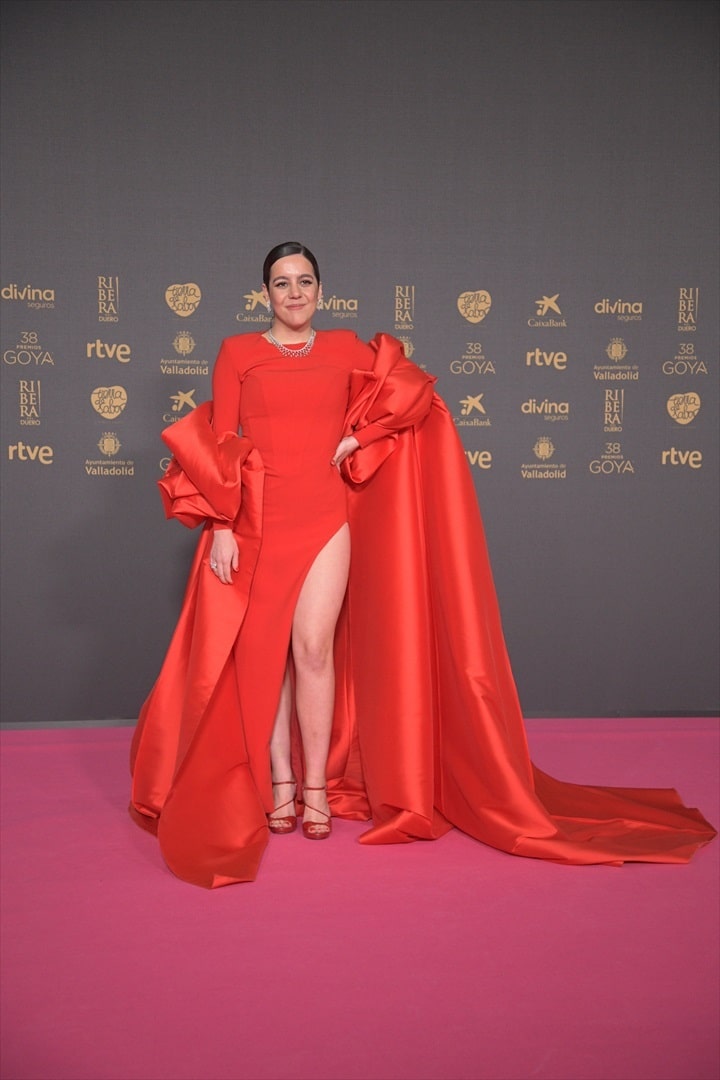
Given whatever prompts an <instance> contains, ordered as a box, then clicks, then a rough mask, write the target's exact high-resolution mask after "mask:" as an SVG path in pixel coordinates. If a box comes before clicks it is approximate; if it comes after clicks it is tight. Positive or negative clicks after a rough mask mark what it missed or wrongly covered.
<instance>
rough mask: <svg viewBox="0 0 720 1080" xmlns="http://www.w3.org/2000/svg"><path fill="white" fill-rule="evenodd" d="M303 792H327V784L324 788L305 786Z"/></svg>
mask: <svg viewBox="0 0 720 1080" xmlns="http://www.w3.org/2000/svg"><path fill="white" fill-rule="evenodd" d="M303 791H327V784H323V786H322V787H310V785H309V784H303Z"/></svg>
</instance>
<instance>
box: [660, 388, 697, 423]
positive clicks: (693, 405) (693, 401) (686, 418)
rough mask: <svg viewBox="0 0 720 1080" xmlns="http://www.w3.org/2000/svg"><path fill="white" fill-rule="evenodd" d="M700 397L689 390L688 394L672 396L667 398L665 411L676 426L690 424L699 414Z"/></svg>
mask: <svg viewBox="0 0 720 1080" xmlns="http://www.w3.org/2000/svg"><path fill="white" fill-rule="evenodd" d="M700 404H701V402H700V395H699V394H696V393H695V391H694V390H691V391H690V393H689V394H673V395H672V396H671V397H669V398H668V401H667V411H668V412H669V414H670V416H672V418H673V420H674V421H675V423H676V424H691V423H692V422H693V420H694V419H695V417H696V416H697V414H698V413H699V412H700Z"/></svg>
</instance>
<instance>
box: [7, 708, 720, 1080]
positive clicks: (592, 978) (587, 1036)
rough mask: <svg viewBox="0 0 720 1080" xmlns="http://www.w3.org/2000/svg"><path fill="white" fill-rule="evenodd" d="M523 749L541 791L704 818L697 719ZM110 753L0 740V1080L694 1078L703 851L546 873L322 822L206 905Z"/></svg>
mask: <svg viewBox="0 0 720 1080" xmlns="http://www.w3.org/2000/svg"><path fill="white" fill-rule="evenodd" d="M528 728H529V732H530V740H531V746H532V751H533V756H534V758H535V760H536V762H537V764H538V765H539V766H540V767H541V768H543V769H546V770H547V771H548V772H551V773H554V774H556V775H558V776H560V777H562V778H563V779H567V780H575V781H578V782H582V783H600V784H602V783H608V784H615V785H620V784H625V785H630V786H632V785H639V784H645V785H647V786H658V787H671V786H674V787H676V788H677V789H678V790H679V792H680V794H681V795H682V797H683V798H684V800H685V801H686V802H687V803H689V804H690V805H695V806H699V807H700V808H701V809H702V811H703V812H704V813H705V815H706V816H707V817H708V818H709V819H710V820H712V821H713V822H714V823H715V824H717V822H718V821H719V820H720V808H719V807H718V770H717V725H716V723H715V722H714V721H712V720H706V719H682V720H667V719H662V720H646V719H642V720H632V719H631V720H577V721H572V720H562V721H560V720H531V721H529V722H528ZM130 736H131V731H130V729H129V728H93V729H87V728H78V729H58V730H48V729H45V730H39V731H6V732H4V733H3V734H2V746H3V760H4V773H3V775H4V780H3V788H2V794H3V800H4V814H3V819H2V839H3V849H4V857H3V891H4V897H3V907H2V915H3V924H4V928H3V966H2V979H3V999H2V1007H3V1013H2V1018H3V1024H2V1046H3V1051H2V1053H3V1059H2V1060H3V1070H2V1076H3V1078H4V1080H56V1078H57V1080H61V1078H62V1080H186V1078H187V1080H240V1078H242V1080H286V1078H287V1080H530V1078H540V1080H542V1078H546V1080H717V1077H718V1068H719V1065H720V1062H719V1060H718V1029H717V1009H718V932H717V931H718V922H717V913H718V896H717V891H718V889H717V887H718V861H719V857H720V842H719V841H718V840H716V841H714V842H713V843H712V844H711V845H710V846H709V847H706V848H705V849H703V850H702V851H700V852H699V853H698V855H697V856H696V858H695V859H694V861H693V862H692V863H690V864H689V865H688V866H648V865H628V866H625V867H622V868H608V867H563V866H556V865H554V864H544V863H540V862H536V861H533V860H525V859H519V858H513V857H512V856H508V855H505V854H502V853H500V852H496V851H494V850H492V849H490V848H487V847H484V846H483V845H481V844H478V843H477V842H475V841H473V840H471V839H469V838H467V837H465V836H463V835H462V834H460V833H459V832H457V831H455V832H452V833H450V835H449V836H447V837H445V838H443V839H442V840H439V841H437V842H435V843H416V844H410V845H406V846H401V847H384V848H377V847H363V846H361V845H359V844H357V843H356V840H357V837H358V835H359V833H360V832H361V831H362V829H363V826H362V825H360V824H355V823H347V822H336V823H335V827H334V833H333V837H332V838H331V840H330V841H329V842H325V843H312V844H311V843H308V842H307V841H306V840H305V839H304V838H303V837H302V835H301V834H300V833H295V834H293V835H292V836H290V837H273V838H272V842H271V844H270V848H269V851H268V853H267V854H266V856H265V859H264V862H263V866H262V869H261V874H260V878H259V880H258V881H257V882H256V883H254V884H252V885H235V886H231V887H229V888H225V889H219V890H217V891H214V892H206V891H205V890H201V889H197V888H194V887H192V886H189V885H185V884H183V883H182V882H180V881H178V880H176V879H175V878H173V877H172V876H171V874H170V873H169V872H168V871H167V870H166V869H165V867H164V864H163V863H162V861H161V859H160V854H159V852H158V849H157V844H156V841H155V840H154V838H153V837H151V836H149V835H147V834H145V833H143V832H142V831H141V830H139V829H138V828H137V827H136V826H135V825H134V824H133V823H132V822H131V821H130V818H129V817H128V815H127V812H126V809H125V807H126V804H127V800H128V773H127V751H128V745H129V742H130Z"/></svg>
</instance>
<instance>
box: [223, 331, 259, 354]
mask: <svg viewBox="0 0 720 1080" xmlns="http://www.w3.org/2000/svg"><path fill="white" fill-rule="evenodd" d="M261 340H262V334H261V333H260V331H258V330H251V331H249V332H248V333H245V334H231V335H230V337H226V338H223V340H222V342H221V346H220V347H221V348H222V349H227V350H228V351H230V352H232V353H244V352H250V351H251V350H252V349H256V348H257V347H258V345H259V344H260V342H261Z"/></svg>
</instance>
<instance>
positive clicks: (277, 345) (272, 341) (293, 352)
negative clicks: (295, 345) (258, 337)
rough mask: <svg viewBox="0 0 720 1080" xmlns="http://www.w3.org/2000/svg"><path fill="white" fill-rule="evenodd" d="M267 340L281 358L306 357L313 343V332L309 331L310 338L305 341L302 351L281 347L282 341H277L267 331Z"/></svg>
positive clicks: (270, 332) (271, 333)
mask: <svg viewBox="0 0 720 1080" xmlns="http://www.w3.org/2000/svg"><path fill="white" fill-rule="evenodd" d="M267 339H268V341H269V342H270V344H271V345H274V346H275V348H276V349H279V350H280V352H281V353H282V354H283V356H307V354H308V353H309V352H310V350H311V349H312V347H313V345H314V343H315V331H314V330H311V331H310V337H309V338H308V339H307V341H306V342H305V344H304V345H303V347H302V349H289V348H288V347H287V345H283V343H282V341H278V339H277V338H276V337H275V335H274V334H273V332H272V330H268V331H267Z"/></svg>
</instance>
